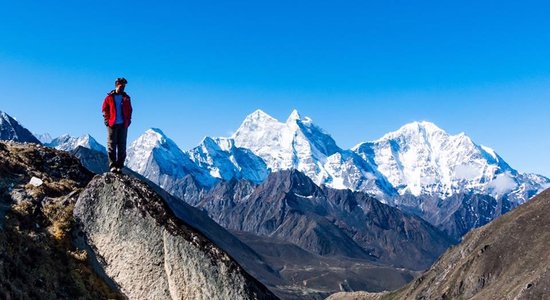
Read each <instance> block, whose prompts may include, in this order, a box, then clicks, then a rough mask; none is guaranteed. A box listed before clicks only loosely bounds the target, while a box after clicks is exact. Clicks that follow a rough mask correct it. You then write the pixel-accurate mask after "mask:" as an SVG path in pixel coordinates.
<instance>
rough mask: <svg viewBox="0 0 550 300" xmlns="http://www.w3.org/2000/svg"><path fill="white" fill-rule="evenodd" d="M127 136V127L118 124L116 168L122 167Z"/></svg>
mask: <svg viewBox="0 0 550 300" xmlns="http://www.w3.org/2000/svg"><path fill="white" fill-rule="evenodd" d="M127 136H128V128H126V127H124V125H120V128H119V131H118V136H117V138H118V153H117V154H118V159H117V168H120V169H122V168H124V161H125V160H126V138H127Z"/></svg>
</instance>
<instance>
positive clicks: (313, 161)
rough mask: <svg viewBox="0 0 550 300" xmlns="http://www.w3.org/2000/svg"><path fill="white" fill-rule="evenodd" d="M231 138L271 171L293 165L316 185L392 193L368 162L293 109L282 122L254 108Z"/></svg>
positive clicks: (386, 183)
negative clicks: (340, 144)
mask: <svg viewBox="0 0 550 300" xmlns="http://www.w3.org/2000/svg"><path fill="white" fill-rule="evenodd" d="M231 139H233V140H234V141H235V145H236V146H237V147H241V148H247V149H250V150H252V152H254V154H256V155H258V156H259V157H261V158H262V159H263V160H264V161H265V163H266V164H267V166H268V167H269V168H270V169H271V170H272V171H274V172H275V171H280V170H291V169H295V170H299V171H301V172H303V173H305V174H306V175H307V176H308V177H310V178H311V179H313V181H314V182H315V183H316V184H319V185H322V184H324V185H327V186H330V187H332V188H337V189H344V188H350V189H353V190H362V191H367V192H369V193H372V194H374V195H378V196H385V195H391V194H393V193H394V189H393V187H392V186H391V185H390V184H389V183H388V182H387V181H386V180H385V178H384V177H383V176H380V174H379V173H378V172H377V170H376V169H374V168H373V167H372V166H371V165H370V164H369V163H368V162H366V161H364V160H363V159H361V157H359V156H358V155H357V154H355V153H354V152H352V151H349V150H343V149H341V148H340V147H338V146H337V145H336V142H335V141H334V139H333V138H332V137H331V136H330V135H329V134H328V133H326V132H325V131H324V130H323V129H321V128H320V127H318V126H316V125H315V124H314V123H313V121H312V120H311V119H310V118H308V117H305V118H303V117H301V116H300V114H299V113H298V112H297V111H296V110H294V111H293V112H292V114H291V115H290V116H289V117H288V119H287V120H286V122H284V123H283V122H279V121H278V120H276V119H275V118H273V117H271V116H269V115H268V114H266V113H265V112H263V111H261V110H257V111H255V112H254V113H252V114H250V115H249V116H247V117H246V119H245V120H244V122H243V123H242V125H241V126H240V128H239V129H238V130H237V131H236V132H235V133H234V134H233V135H232V136H231Z"/></svg>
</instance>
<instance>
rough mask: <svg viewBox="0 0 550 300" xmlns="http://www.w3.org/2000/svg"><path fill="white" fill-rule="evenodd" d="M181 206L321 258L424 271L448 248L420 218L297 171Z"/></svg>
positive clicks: (231, 186)
mask: <svg viewBox="0 0 550 300" xmlns="http://www.w3.org/2000/svg"><path fill="white" fill-rule="evenodd" d="M189 190H193V189H189ZM193 197H198V198H195V199H192V198H193ZM185 199H186V201H189V202H190V203H193V205H195V206H197V207H199V208H202V209H204V210H206V211H207V212H208V214H209V216H210V217H211V218H213V219H214V220H215V221H217V222H218V223H219V224H221V225H222V226H224V227H225V228H228V229H231V230H235V231H241V232H249V233H253V234H257V235H261V236H269V237H276V238H278V239H281V240H285V241H287V242H291V243H294V244H296V245H298V246H300V247H302V248H303V249H306V250H308V251H311V252H313V253H315V254H318V255H323V256H344V257H350V258H357V259H367V260H370V261H373V262H374V261H376V262H380V263H386V264H393V265H395V266H401V267H406V268H409V269H413V270H422V269H425V268H427V267H429V266H430V265H431V263H432V262H433V261H434V260H435V259H436V258H437V257H438V256H439V255H440V254H441V253H443V251H445V249H447V247H448V246H449V245H450V244H451V240H450V239H448V238H447V236H446V235H444V234H442V233H441V232H439V231H438V230H437V229H436V228H434V227H433V226H431V225H430V224H429V223H427V222H425V221H423V220H422V219H420V218H418V217H415V216H411V215H407V214H404V213H402V212H401V211H399V210H398V209H396V208H393V207H390V206H388V205H385V204H382V203H381V202H379V201H377V200H375V199H374V198H372V197H370V196H368V195H367V194H365V193H359V192H352V191H349V190H334V189H330V188H326V187H324V188H320V187H318V186H317V185H315V183H314V182H313V181H312V180H311V179H310V178H309V177H307V176H306V175H304V174H302V173H301V172H298V171H295V170H292V171H281V172H276V173H272V174H270V176H269V177H268V179H267V180H266V181H265V182H264V183H262V184H260V185H257V186H256V185H253V184H252V183H247V182H246V181H231V182H223V183H220V184H218V185H216V186H215V187H214V188H212V189H211V190H209V191H208V192H206V193H203V194H201V193H191V197H185Z"/></svg>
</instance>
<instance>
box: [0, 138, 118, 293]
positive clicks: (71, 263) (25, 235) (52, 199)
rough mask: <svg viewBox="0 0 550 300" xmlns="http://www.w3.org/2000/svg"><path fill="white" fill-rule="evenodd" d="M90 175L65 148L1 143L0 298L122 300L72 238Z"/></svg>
mask: <svg viewBox="0 0 550 300" xmlns="http://www.w3.org/2000/svg"><path fill="white" fill-rule="evenodd" d="M91 178H92V174H91V173H90V172H88V171H87V170H86V169H85V168H83V167H82V166H81V165H80V163H79V162H78V160H77V159H76V158H75V157H73V156H71V155H69V154H67V153H65V152H60V151H55V150H52V149H49V148H46V147H42V146H37V145H31V144H29V145H23V144H18V143H11V142H7V143H6V142H0V298H2V299H126V297H125V296H124V295H123V294H122V293H121V292H120V291H118V289H117V287H116V285H111V284H110V283H109V282H108V281H106V280H103V279H102V278H101V277H100V276H99V275H98V274H97V273H96V272H95V271H94V268H93V267H92V266H91V264H89V263H88V256H87V253H86V251H84V249H82V248H79V247H77V246H76V244H75V243H74V242H73V234H74V230H73V228H74V225H75V222H74V218H73V217H72V210H73V207H74V204H75V202H76V197H77V196H78V193H79V192H80V191H81V190H82V189H83V188H84V187H85V186H86V185H87V183H88V182H89V181H90V180H91Z"/></svg>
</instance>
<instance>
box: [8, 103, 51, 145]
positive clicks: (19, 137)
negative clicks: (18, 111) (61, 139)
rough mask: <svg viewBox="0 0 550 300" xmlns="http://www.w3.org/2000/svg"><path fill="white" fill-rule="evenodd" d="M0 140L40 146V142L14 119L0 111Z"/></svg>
mask: <svg viewBox="0 0 550 300" xmlns="http://www.w3.org/2000/svg"><path fill="white" fill-rule="evenodd" d="M0 140H5V141H15V142H20V143H35V144H41V143H40V141H39V140H38V139H37V138H36V137H35V136H34V135H33V134H32V133H31V132H30V131H29V130H28V129H27V128H25V127H23V126H21V124H19V122H17V121H16V120H15V119H14V118H12V117H11V116H10V115H8V114H7V113H5V112H1V111H0Z"/></svg>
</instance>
